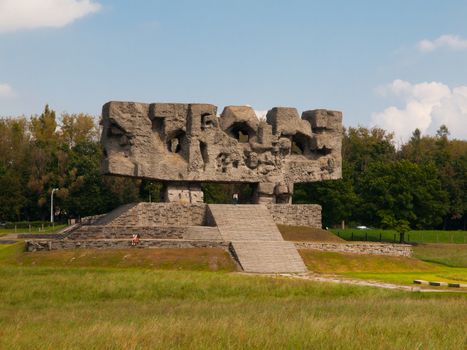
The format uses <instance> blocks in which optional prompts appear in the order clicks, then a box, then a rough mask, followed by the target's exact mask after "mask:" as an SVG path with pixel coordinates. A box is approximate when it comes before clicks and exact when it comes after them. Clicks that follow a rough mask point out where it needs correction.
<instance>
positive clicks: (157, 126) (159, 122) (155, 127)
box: [151, 118, 165, 132]
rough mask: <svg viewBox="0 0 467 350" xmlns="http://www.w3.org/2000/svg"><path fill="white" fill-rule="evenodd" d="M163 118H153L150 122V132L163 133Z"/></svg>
mask: <svg viewBox="0 0 467 350" xmlns="http://www.w3.org/2000/svg"><path fill="white" fill-rule="evenodd" d="M164 121H165V118H154V119H153V120H152V121H151V122H152V131H157V132H162V131H164Z"/></svg>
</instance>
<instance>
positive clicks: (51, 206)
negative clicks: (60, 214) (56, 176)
mask: <svg viewBox="0 0 467 350" xmlns="http://www.w3.org/2000/svg"><path fill="white" fill-rule="evenodd" d="M55 191H58V188H53V189H52V193H51V194H50V222H51V223H52V224H53V223H54V192H55Z"/></svg>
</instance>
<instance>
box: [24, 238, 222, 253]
mask: <svg viewBox="0 0 467 350" xmlns="http://www.w3.org/2000/svg"><path fill="white" fill-rule="evenodd" d="M25 243H26V251H27V252H35V251H41V250H61V249H77V248H92V249H111V248H130V247H131V240H128V239H108V240H106V239H95V240H81V241H75V240H66V239H62V240H47V241H46V240H33V241H26V242H25ZM136 248H223V249H225V250H227V251H228V249H229V243H228V242H224V241H214V240H209V241H202V240H181V239H178V240H177V239H167V240H163V239H143V240H141V241H140V243H139V244H138V245H137V246H136V247H135V249H136Z"/></svg>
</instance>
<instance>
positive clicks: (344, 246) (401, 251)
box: [295, 242, 412, 256]
mask: <svg viewBox="0 0 467 350" xmlns="http://www.w3.org/2000/svg"><path fill="white" fill-rule="evenodd" d="M295 247H296V248H297V249H316V250H321V251H328V252H341V253H357V254H373V255H390V256H411V255H412V246H411V245H408V244H393V243H366V242H365V243H364V242H362V243H315V242H295Z"/></svg>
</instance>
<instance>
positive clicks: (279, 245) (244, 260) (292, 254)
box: [232, 241, 307, 273]
mask: <svg viewBox="0 0 467 350" xmlns="http://www.w3.org/2000/svg"><path fill="white" fill-rule="evenodd" d="M232 246H233V249H234V250H235V254H236V255H237V258H238V261H239V262H240V265H241V266H242V268H243V270H244V271H245V272H256V273H281V272H293V273H300V272H306V271H307V268H306V266H305V264H304V263H303V260H302V258H301V256H300V255H299V254H298V252H297V250H296V249H295V246H294V244H293V243H292V242H285V241H283V242H280V241H271V242H265V241H256V242H253V241H237V242H232Z"/></svg>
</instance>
